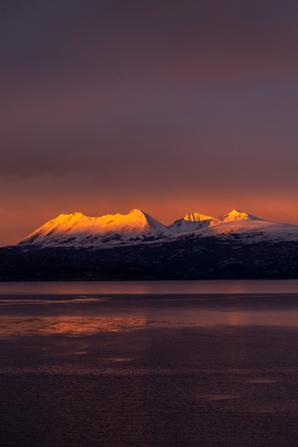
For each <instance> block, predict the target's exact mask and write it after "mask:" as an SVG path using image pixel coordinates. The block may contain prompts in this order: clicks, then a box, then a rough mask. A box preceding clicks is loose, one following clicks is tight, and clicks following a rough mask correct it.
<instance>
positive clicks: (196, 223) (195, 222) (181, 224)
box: [168, 212, 218, 233]
mask: <svg viewBox="0 0 298 447" xmlns="http://www.w3.org/2000/svg"><path fill="white" fill-rule="evenodd" d="M217 221H218V219H217V218H216V217H212V216H207V215H206V214H201V213H199V212H189V213H186V214H185V215H184V217H183V218H182V219H178V220H176V221H175V222H174V223H172V225H170V226H169V227H168V228H169V229H170V230H171V231H172V232H173V233H189V232H191V233H193V232H194V231H198V230H201V229H203V228H206V227H209V226H210V225H213V224H215V223H216V222H217Z"/></svg>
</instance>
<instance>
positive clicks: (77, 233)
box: [20, 209, 298, 247]
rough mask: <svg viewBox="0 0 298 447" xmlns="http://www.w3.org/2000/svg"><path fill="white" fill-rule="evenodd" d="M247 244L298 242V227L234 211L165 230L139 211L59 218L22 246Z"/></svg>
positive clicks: (193, 217) (198, 216)
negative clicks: (186, 240)
mask: <svg viewBox="0 0 298 447" xmlns="http://www.w3.org/2000/svg"><path fill="white" fill-rule="evenodd" d="M229 234H238V235H239V237H240V238H241V239H242V240H243V241H244V242H245V241H251V240H273V241H278V240H289V241H293V240H298V225H289V224H280V223H275V222H269V221H266V220H264V219H261V218H259V217H256V216H254V215H252V214H249V213H246V212H242V211H239V210H236V209H233V210H232V211H230V212H229V213H228V214H226V215H224V216H222V217H214V216H209V215H206V214H202V213H199V212H189V213H186V214H185V215H184V217H183V218H181V219H178V220H176V221H175V222H174V223H173V224H171V225H169V226H168V227H166V226H165V225H163V224H162V223H160V222H158V221H157V220H156V219H154V218H153V217H151V216H150V215H149V214H147V213H145V212H144V211H141V210H139V209H134V210H131V211H130V212H129V213H127V214H107V215H104V216H100V217H89V216H85V215H84V214H82V213H72V214H60V215H59V216H57V217H56V218H54V219H52V220H50V221H49V222H46V223H45V224H44V225H42V226H41V227H40V228H38V229H37V230H35V231H34V232H33V233H31V234H30V235H29V236H28V237H26V238H25V239H24V240H23V241H21V242H20V245H26V246H32V245H33V246H37V247H60V246H61V247H100V246H103V245H105V246H117V245H123V244H138V243H152V242H162V241H166V240H173V239H177V238H180V237H187V236H188V235H198V236H205V237H210V236H215V237H226V236H228V235H229Z"/></svg>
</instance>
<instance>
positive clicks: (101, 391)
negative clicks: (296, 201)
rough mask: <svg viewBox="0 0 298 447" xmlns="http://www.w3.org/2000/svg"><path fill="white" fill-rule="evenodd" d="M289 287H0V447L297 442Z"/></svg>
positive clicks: (296, 326)
mask: <svg viewBox="0 0 298 447" xmlns="http://www.w3.org/2000/svg"><path fill="white" fill-rule="evenodd" d="M297 351H298V281H272V282H270V281H269V282H268V281H218V282H216V281H215V282H214V281H204V282H200V281H195V282H179V283H177V282H160V283H159V282H153V283H151V282H150V283H142V282H134V283H120V282H119V283H24V284H22V283H17V284H13V283H3V284H0V393H1V394H0V395H1V399H0V418H1V425H0V445H1V446H5V447H7V446H20V447H26V446H30V447H35V446H38V447H40V446H46V447H47V446H55V447H56V446H58V447H59V446H61V447H62V446H63V447H68V446H71V447H84V446H88V447H93V446H103V447H105V446H117V447H118V446H121V447H122V446H145V447H146V446H198V445H202V446H204V447H205V446H207V447H208V446H229V447H230V446H247V447H248V446H249V447H251V446H254V445H257V446H266V445H268V446H285V445H286V446H297V444H298V427H297V422H296V421H297V417H298V356H297Z"/></svg>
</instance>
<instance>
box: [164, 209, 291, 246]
mask: <svg viewBox="0 0 298 447" xmlns="http://www.w3.org/2000/svg"><path fill="white" fill-rule="evenodd" d="M169 228H170V229H171V230H172V231H173V232H174V233H176V235H177V236H179V235H182V234H183V235H186V234H187V233H193V234H198V235H202V236H218V237H224V236H226V235H229V234H231V233H234V234H238V235H239V237H241V238H242V239H243V240H244V241H247V240H250V241H256V240H274V241H278V240H289V241H290V240H291V241H292V240H298V225H289V224H281V223H275V222H269V221H266V220H263V219H261V218H259V217H257V216H254V215H252V214H249V213H246V212H243V211H239V210H236V209H233V210H232V211H230V212H229V213H228V214H225V215H224V216H223V217H218V218H217V217H211V216H205V215H203V214H200V213H188V214H186V215H185V216H184V218H182V219H179V220H177V221H176V222H174V224H172V225H171V226H170V227H169Z"/></svg>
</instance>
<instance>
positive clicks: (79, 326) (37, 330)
mask: <svg viewBox="0 0 298 447" xmlns="http://www.w3.org/2000/svg"><path fill="white" fill-rule="evenodd" d="M145 325H146V321H145V320H143V319H140V318H121V317H118V318H98V317H88V316H80V317H77V316H52V317H36V318H28V317H27V318H26V317H14V316H11V317H9V316H8V317H7V316H6V317H1V318H0V336H2V337H12V336H28V335H55V334H56V335H59V334H60V335H61V334H64V335H74V336H75V335H92V334H97V333H101V332H125V331H130V330H133V329H140V328H142V327H144V326H145Z"/></svg>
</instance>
